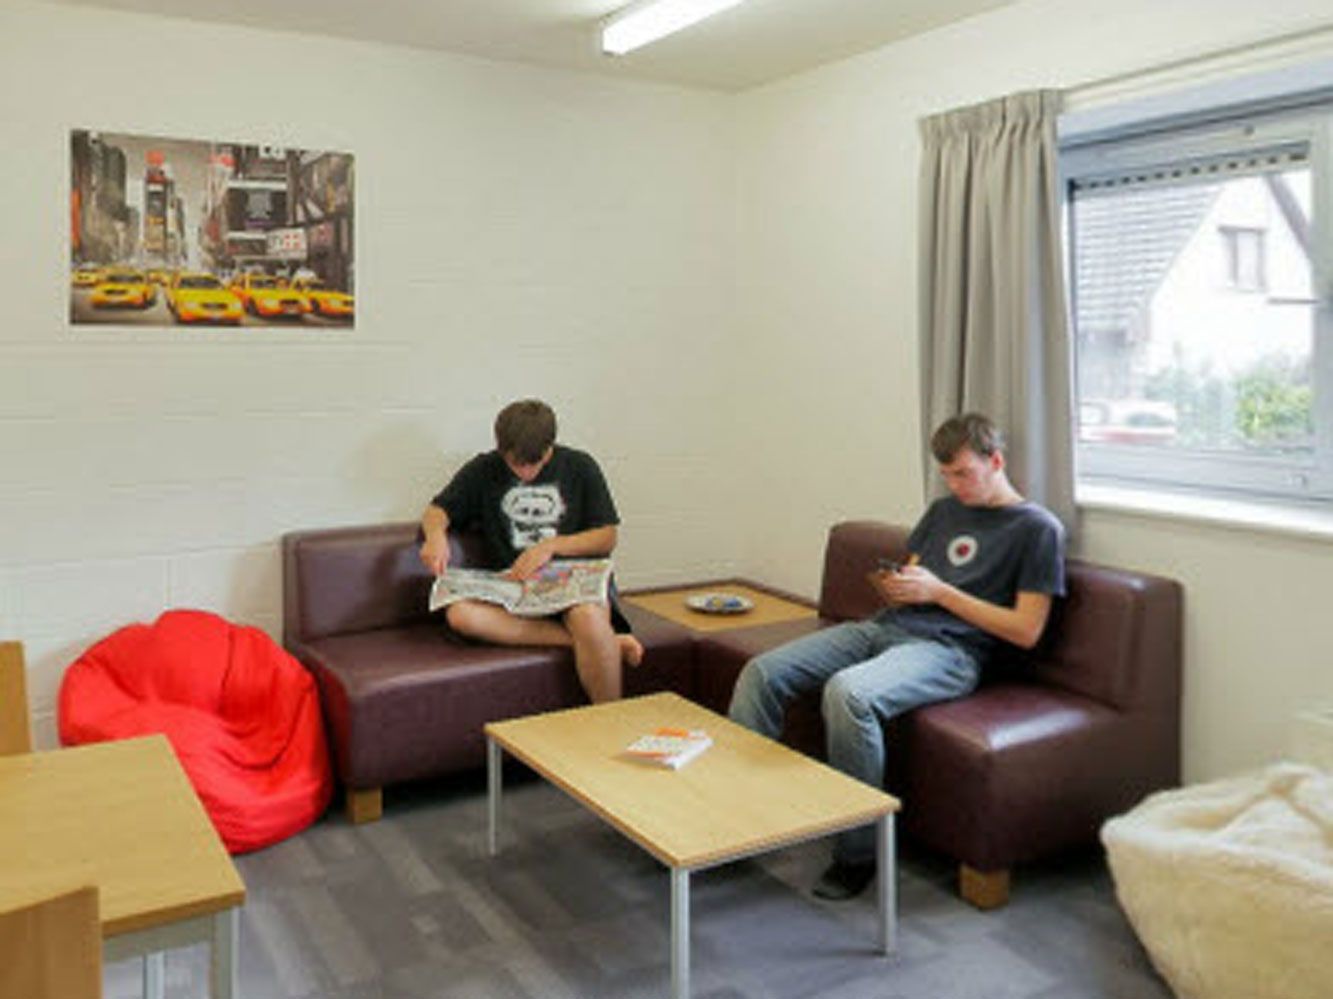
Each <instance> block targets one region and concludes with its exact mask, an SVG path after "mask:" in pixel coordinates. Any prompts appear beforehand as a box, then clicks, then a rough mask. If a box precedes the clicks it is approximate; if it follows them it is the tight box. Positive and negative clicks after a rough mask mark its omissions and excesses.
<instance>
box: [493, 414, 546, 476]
mask: <svg viewBox="0 0 1333 999" xmlns="http://www.w3.org/2000/svg"><path fill="white" fill-rule="evenodd" d="M554 443H555V411H554V410H553V409H551V407H550V406H548V405H546V403H544V402H542V401H541V400H540V399H520V400H519V401H518V402H511V403H510V404H509V405H508V406H506V407H505V408H504V409H502V410H500V415H499V416H497V417H496V418H495V446H496V449H497V450H499V452H500V453H501V454H503V455H505V456H507V457H510V458H513V459H514V460H515V461H517V462H519V463H520V464H523V465H530V464H532V463H533V462H536V461H541V460H542V456H543V455H545V454H546V449H547V448H549V447H550V446H551V445H552V444H554Z"/></svg>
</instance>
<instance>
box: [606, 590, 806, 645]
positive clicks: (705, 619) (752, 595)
mask: <svg viewBox="0 0 1333 999" xmlns="http://www.w3.org/2000/svg"><path fill="white" fill-rule="evenodd" d="M707 593H727V594H732V595H734V596H739V597H745V598H746V599H747V600H749V601H750V602H751V603H753V604H754V607H752V608H751V609H750V610H747V611H744V612H743V613H740V614H710V613H707V612H705V611H697V610H694V609H692V608H691V607H689V606H688V605H687V604H686V603H685V601H686V599H687V598H689V597H692V596H697V595H702V594H707ZM620 599H621V600H623V601H624V602H625V603H627V604H632V605H633V606H635V607H640V608H642V609H643V610H646V611H651V612H652V613H654V614H656V615H658V616H659V617H664V618H666V619H667V620H668V621H674V622H675V623H676V624H683V625H684V626H685V627H687V628H689V629H690V630H692V631H703V632H713V631H729V630H730V629H732V628H748V627H750V626H751V625H758V624H774V623H776V622H778V621H802V620H805V619H807V618H813V617H815V616H816V614H817V613H818V612H817V611H816V610H815V608H814V607H812V606H810V605H809V604H805V603H800V602H799V601H797V600H793V599H791V598H789V597H785V596H783V595H781V594H778V593H773V592H771V591H769V590H765V589H762V588H761V587H757V586H751V585H750V584H749V583H743V582H740V581H738V580H730V581H725V582H717V583H696V584H694V585H692V586H676V587H672V588H671V589H667V590H639V591H636V592H632V593H624V594H621V597H620Z"/></svg>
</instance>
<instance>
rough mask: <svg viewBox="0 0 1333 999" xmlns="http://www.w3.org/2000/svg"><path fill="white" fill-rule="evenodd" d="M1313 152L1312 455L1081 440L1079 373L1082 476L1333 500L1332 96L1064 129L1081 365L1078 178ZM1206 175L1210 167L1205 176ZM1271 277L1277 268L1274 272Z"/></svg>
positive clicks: (1068, 260) (1183, 172) (1069, 265)
mask: <svg viewBox="0 0 1333 999" xmlns="http://www.w3.org/2000/svg"><path fill="white" fill-rule="evenodd" d="M1300 148H1303V149H1305V150H1306V151H1307V153H1306V155H1307V157H1308V162H1309V164H1310V171H1311V229H1310V232H1311V246H1310V251H1311V252H1310V267H1311V288H1312V292H1313V295H1314V298H1315V301H1313V302H1311V303H1309V304H1310V307H1311V308H1312V309H1313V317H1312V323H1313V329H1312V338H1313V339H1312V347H1311V349H1312V358H1311V372H1312V380H1313V383H1314V386H1315V391H1314V404H1313V411H1312V414H1311V415H1312V419H1313V422H1314V435H1313V441H1314V444H1313V451H1312V453H1311V454H1310V455H1309V456H1308V457H1304V456H1302V457H1298V456H1290V455H1271V454H1269V455H1246V454H1237V453H1232V452H1209V451H1203V450H1195V451H1187V450H1182V449H1176V448H1170V449H1153V448H1146V447H1135V446H1132V445H1124V444H1114V443H1107V442H1085V441H1081V440H1080V439H1079V413H1080V409H1081V405H1080V404H1081V402H1082V400H1081V399H1080V398H1079V394H1078V392H1079V388H1078V385H1079V382H1078V378H1077V377H1075V378H1074V379H1073V391H1074V399H1073V412H1074V438H1075V439H1074V448H1075V459H1076V461H1075V467H1076V469H1077V475H1078V479H1079V481H1080V482H1084V483H1087V484H1096V483H1104V484H1112V485H1117V486H1130V487H1134V486H1138V487H1146V488H1153V489H1160V490H1164V491H1176V492H1200V491H1202V492H1206V493H1209V494H1215V495H1244V496H1248V497H1251V498H1254V499H1259V500H1270V501H1271V500H1273V499H1280V500H1287V501H1291V500H1295V501H1316V502H1318V503H1320V504H1321V505H1323V504H1329V503H1333V95H1324V96H1322V97H1321V98H1320V99H1319V100H1317V101H1314V100H1311V99H1309V98H1308V97H1307V98H1305V99H1300V100H1297V99H1292V100H1291V101H1290V102H1289V106H1286V107H1280V108H1272V107H1267V108H1264V109H1262V110H1260V111H1249V112H1246V111H1243V110H1241V109H1236V110H1234V111H1233V112H1231V113H1226V112H1225V109H1208V110H1207V111H1198V112H1194V113H1191V114H1188V115H1175V116H1172V117H1171V118H1169V119H1164V120H1161V121H1158V122H1140V123H1135V124H1131V125H1122V126H1120V127H1119V128H1117V129H1114V130H1111V131H1109V132H1108V131H1102V132H1098V133H1094V134H1089V135H1087V136H1077V135H1075V136H1070V137H1062V139H1061V142H1060V151H1059V182H1060V189H1061V191H1062V192H1063V198H1064V206H1063V207H1064V213H1065V218H1064V221H1063V225H1062V236H1063V239H1064V254H1065V266H1066V280H1067V287H1068V294H1069V299H1070V320H1069V328H1070V337H1071V357H1072V359H1073V363H1074V365H1075V371H1077V365H1078V349H1079V336H1078V330H1077V320H1078V308H1077V305H1078V300H1077V295H1078V286H1077V283H1076V270H1075V268H1076V265H1077V261H1076V260H1075V250H1074V244H1075V235H1076V234H1075V229H1074V213H1073V211H1072V208H1073V199H1074V194H1073V192H1074V188H1075V185H1076V184H1085V183H1088V182H1089V181H1093V180H1103V181H1104V180H1107V179H1109V178H1114V177H1117V176H1123V175H1125V174H1128V173H1131V172H1136V171H1141V172H1143V173H1152V172H1154V171H1157V172H1158V173H1159V174H1161V173H1162V172H1165V174H1170V173H1171V171H1173V170H1175V171H1177V172H1178V177H1177V179H1176V180H1175V181H1173V180H1172V179H1170V178H1169V177H1166V178H1164V179H1163V181H1162V182H1163V183H1172V182H1179V183H1190V182H1193V181H1194V180H1196V179H1197V178H1198V177H1199V176H1200V174H1199V173H1198V172H1197V171H1195V172H1191V167H1192V166H1193V167H1197V166H1199V165H1200V164H1203V165H1206V164H1207V163H1208V162H1210V161H1216V160H1218V159H1222V158H1231V159H1235V158H1243V157H1245V156H1247V155H1251V154H1258V153H1261V152H1264V151H1269V150H1289V151H1290V150H1296V149H1300ZM1204 175H1206V174H1204ZM1268 277H1269V279H1270V280H1271V278H1272V275H1271V273H1270V274H1269V275H1268Z"/></svg>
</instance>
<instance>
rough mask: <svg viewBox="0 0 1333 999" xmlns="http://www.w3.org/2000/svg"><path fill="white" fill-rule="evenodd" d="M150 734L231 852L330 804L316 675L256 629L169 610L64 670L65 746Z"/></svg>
mask: <svg viewBox="0 0 1333 999" xmlns="http://www.w3.org/2000/svg"><path fill="white" fill-rule="evenodd" d="M154 732H161V733H164V734H165V735H166V736H167V738H168V739H169V740H170V741H171V744H172V746H173V747H174V748H175V750H176V755H177V756H178V757H179V758H180V761H181V765H182V766H183V767H184V768H185V772H186V774H187V775H188V776H189V778H190V782H191V783H192V784H193V785H194V788H195V791H196V792H197V793H198V795H199V798H200V800H201V801H202V802H203V804H204V807H205V808H206V809H207V810H208V814H209V816H210V817H211V818H212V820H213V825H214V826H215V827H216V828H217V831H218V834H219V835H220V836H221V837H222V841H223V843H225V844H226V846H227V849H228V850H229V851H231V852H232V853H244V852H246V851H248V850H257V849H259V848H260V847H264V846H268V845H269V844H271V843H276V842H277V841H278V840H281V839H285V838H286V837H288V836H291V835H292V834H294V833H297V832H300V831H301V830H302V829H304V828H305V827H306V826H308V825H310V824H311V823H312V822H314V821H315V820H316V819H317V818H319V816H320V815H321V814H323V812H324V809H325V808H326V807H327V806H328V803H329V796H330V795H331V793H332V790H333V782H332V776H331V774H330V771H329V757H328V749H327V747H326V745H325V742H324V725H323V721H322V719H321V718H320V713H319V696H318V694H317V692H316V689H315V683H314V680H313V679H312V678H311V676H310V674H309V673H307V672H306V670H305V669H304V668H303V667H302V666H301V664H300V663H298V662H297V661H296V660H295V659H293V658H292V657H291V656H290V655H288V654H287V653H286V652H284V651H283V650H282V649H281V648H279V647H278V646H277V645H276V644H275V643H274V642H273V640H272V639H271V638H269V637H268V636H267V635H266V634H264V632H262V631H260V630H259V629H258V628H249V627H242V626H240V625H234V624H231V623H230V622H228V621H225V620H223V619H222V618H220V617H218V616H217V615H215V614H209V613H206V612H204V611H194V610H171V611H167V612H166V613H165V614H163V615H162V616H161V617H159V618H158V619H157V621H156V622H155V623H153V624H151V625H148V624H132V625H128V626H127V627H124V628H121V629H120V630H119V631H116V632H114V633H112V634H111V635H110V636H108V637H107V638H105V639H103V640H102V641H100V642H98V643H97V644H96V645H94V646H93V647H92V648H90V649H89V650H88V651H87V652H85V653H84V654H83V655H82V656H80V657H79V659H78V660H77V661H76V662H75V663H74V664H73V665H72V666H70V667H69V669H68V670H66V671H65V676H64V679H63V680H62V681H61V684H60V739H61V742H63V743H64V744H65V745H67V746H69V745H79V744H82V743H87V742H104V741H107V740H111V739H127V738H132V737H134V736H139V735H148V734H150V733H154Z"/></svg>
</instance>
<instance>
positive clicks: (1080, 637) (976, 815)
mask: <svg viewBox="0 0 1333 999" xmlns="http://www.w3.org/2000/svg"><path fill="white" fill-rule="evenodd" d="M905 540H906V532H905V531H904V530H903V529H901V528H898V527H892V526H890V525H887V524H882V523H878V522H873V521H855V522H847V523H842V524H838V525H836V526H834V527H833V529H832V531H831V532H830V534H829V540H828V545H827V548H826V550H825V560H824V575H823V581H822V586H821V592H820V598H819V617H818V618H817V619H815V620H812V621H802V622H789V623H780V624H773V625H765V626H761V627H754V628H740V629H736V630H733V631H724V632H717V633H714V634H711V635H707V636H703V637H701V638H700V639H699V642H698V646H697V649H696V653H697V661H698V664H699V665H698V674H697V680H696V693H697V697H698V699H699V700H700V701H701V702H702V703H703V704H705V705H706V706H708V707H710V708H713V709H714V710H718V711H725V710H726V708H727V704H728V702H729V701H730V697H731V689H732V687H733V685H734V684H735V681H736V677H737V675H738V674H739V673H740V670H741V668H742V667H743V666H744V664H745V662H746V661H747V660H748V659H749V658H751V657H752V656H754V655H757V654H758V653H760V652H762V651H764V650H765V649H768V648H772V647H773V646H775V645H777V644H780V643H781V642H784V641H787V640H788V639H791V638H795V637H797V636H798V635H800V634H804V633H807V632H809V631H811V630H814V629H816V628H820V627H825V626H827V625H829V624H833V623H836V622H839V621H845V620H850V619H854V618H860V617H865V616H867V615H868V614H870V613H872V612H874V611H875V610H876V609H877V608H878V607H879V600H878V597H877V596H876V594H875V592H874V590H873V589H872V588H871V586H870V584H869V583H868V582H867V581H866V574H867V573H869V572H870V571H871V570H872V569H873V568H874V567H875V564H876V559H877V557H879V556H882V555H885V554H889V555H898V556H899V557H902V556H903V555H904V554H905V552H904V550H903V549H904V542H905ZM1067 575H1068V595H1067V597H1065V598H1064V599H1062V600H1059V601H1057V602H1056V605H1055V608H1054V611H1053V614H1052V618H1051V622H1050V624H1049V625H1048V626H1047V629H1046V633H1045V635H1044V636H1043V638H1042V641H1041V642H1040V644H1039V645H1038V647H1037V648H1036V649H1035V650H1033V651H1032V652H1030V653H1020V652H1019V651H1018V650H1014V654H1013V658H1012V660H1011V661H1009V662H1006V663H1004V664H1001V665H1000V666H998V667H997V668H996V669H995V670H993V671H989V672H988V675H987V676H986V678H985V679H984V680H983V683H982V685H981V686H980V687H979V688H978V689H977V690H976V691H975V692H973V693H972V694H971V695H969V696H968V697H965V698H960V699H958V700H955V701H948V702H944V703H940V704H935V705H930V706H927V707H924V708H920V709H918V710H916V711H914V712H911V713H909V714H908V715H906V716H904V717H902V718H899V719H896V720H894V721H893V722H891V723H890V724H889V726H888V727H887V733H886V734H887V738H888V757H889V763H888V767H887V769H888V774H887V779H886V784H887V785H888V787H889V789H890V790H892V791H893V792H894V793H896V794H897V795H899V796H900V797H901V799H902V801H903V811H902V813H901V817H900V818H901V822H902V828H903V830H904V831H905V833H906V834H907V835H909V836H910V837H912V838H913V839H915V840H917V841H918V842H920V843H923V844H925V845H926V846H928V847H931V848H933V849H936V850H939V851H941V852H943V853H944V854H946V855H947V856H950V857H953V858H955V859H956V860H958V861H959V862H960V890H961V892H962V894H963V896H964V897H965V898H967V899H968V900H969V901H971V902H973V903H974V904H976V905H978V906H979V907H981V908H991V907H994V906H996V905H1002V904H1004V902H1005V901H1006V900H1007V898H1008V890H1009V869H1010V868H1011V867H1013V866H1014V865H1015V864H1020V863H1023V862H1026V861H1031V860H1035V859H1037V858H1039V857H1043V856H1048V855H1050V854H1053V853H1056V852H1058V851H1061V850H1064V849H1067V848H1071V847H1075V846H1079V845H1084V844H1091V843H1095V842H1096V837H1097V831H1098V829H1099V827H1100V826H1101V823H1102V822H1103V820H1105V819H1106V818H1108V817H1110V816H1112V815H1115V814H1117V813H1119V812H1122V811H1124V810H1126V809H1127V808H1129V807H1131V806H1132V805H1134V804H1135V803H1136V802H1137V801H1139V800H1140V799H1141V798H1142V797H1143V796H1144V795H1146V794H1147V793H1149V792H1151V791H1154V790H1157V789H1159V788H1164V787H1170V786H1174V785H1176V784H1178V783H1179V780H1180V674H1181V588H1180V585H1179V584H1178V583H1176V582H1174V581H1171V580H1167V579H1162V578H1159V577H1155V576H1149V575H1145V574H1143V573H1137V572H1129V571H1126V570H1122V569H1112V568H1108V567H1105V566H1098V565H1092V564H1089V563H1086V562H1080V561H1077V560H1070V561H1069V563H1068V573H1067ZM784 739H786V740H787V741H789V742H792V743H793V744H795V745H798V746H800V747H801V748H804V749H807V750H808V751H812V752H814V753H822V750H823V729H822V722H821V721H820V718H819V703H818V700H817V699H816V698H810V699H807V700H805V701H804V702H801V703H798V704H796V705H793V706H792V708H791V709H790V710H789V711H788V719H787V731H786V732H785V733H784Z"/></svg>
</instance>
